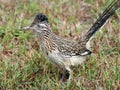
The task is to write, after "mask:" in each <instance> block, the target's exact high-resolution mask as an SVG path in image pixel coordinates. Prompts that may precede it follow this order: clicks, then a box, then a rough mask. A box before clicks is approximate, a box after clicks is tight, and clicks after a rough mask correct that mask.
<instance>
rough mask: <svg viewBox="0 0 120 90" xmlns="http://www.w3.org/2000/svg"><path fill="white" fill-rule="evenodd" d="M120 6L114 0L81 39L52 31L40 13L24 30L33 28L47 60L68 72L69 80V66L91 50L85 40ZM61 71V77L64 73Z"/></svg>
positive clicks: (78, 61) (87, 54)
mask: <svg viewBox="0 0 120 90" xmlns="http://www.w3.org/2000/svg"><path fill="white" fill-rule="evenodd" d="M119 7H120V0H114V1H113V2H112V3H111V4H110V5H109V6H108V7H107V8H106V9H105V10H104V12H103V13H102V14H101V15H100V17H99V18H98V19H97V20H96V22H95V23H94V24H93V26H92V27H91V28H90V29H89V31H88V32H87V33H86V34H85V35H84V37H83V38H82V39H80V40H79V42H77V41H72V40H66V39H63V38H62V37H60V36H57V35H56V34H55V33H53V31H52V29H51V27H50V24H49V21H48V18H47V16H45V15H44V14H42V13H39V14H37V15H36V16H35V18H34V21H33V22H32V24H31V25H30V26H27V27H24V28H23V29H24V30H34V31H35V32H37V34H38V35H39V38H40V41H41V47H42V50H43V52H44V54H45V55H46V56H47V57H48V59H49V60H51V61H52V62H54V63H55V64H56V65H58V66H59V67H60V68H62V69H63V70H64V71H65V72H66V71H68V73H69V78H68V79H69V80H70V79H71V78H72V70H71V66H75V65H79V64H81V63H82V62H84V61H85V60H86V57H87V56H89V55H90V54H91V53H92V52H91V51H90V50H89V49H88V48H86V44H87V42H88V41H89V40H90V39H91V37H92V36H93V35H94V34H95V33H96V32H97V31H98V30H99V29H100V28H101V27H102V26H103V25H104V24H105V22H106V21H107V20H108V19H109V18H110V17H111V16H112V15H113V14H114V13H115V11H116V10H117V9H118V8H119ZM65 72H64V73H63V78H64V75H65Z"/></svg>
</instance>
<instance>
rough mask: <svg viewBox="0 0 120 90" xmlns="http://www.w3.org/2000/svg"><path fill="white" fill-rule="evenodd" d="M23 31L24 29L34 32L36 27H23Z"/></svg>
mask: <svg viewBox="0 0 120 90" xmlns="http://www.w3.org/2000/svg"><path fill="white" fill-rule="evenodd" d="M22 29H23V30H34V29H35V27H32V26H26V27H23V28H22Z"/></svg>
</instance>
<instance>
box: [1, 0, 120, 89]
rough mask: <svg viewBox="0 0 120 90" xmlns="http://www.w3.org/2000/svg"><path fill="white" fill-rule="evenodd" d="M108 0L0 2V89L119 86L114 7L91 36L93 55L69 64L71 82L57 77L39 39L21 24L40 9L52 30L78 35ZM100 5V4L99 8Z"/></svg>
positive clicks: (119, 43) (119, 39)
mask: <svg viewBox="0 0 120 90" xmlns="http://www.w3.org/2000/svg"><path fill="white" fill-rule="evenodd" d="M110 2H111V0H109V1H108V0H96V1H95V0H86V1H85V0H84V1H81V0H53V1H51V0H46V1H45V0H40V1H39V0H27V1H26V0H17V1H16V0H5V1H2V0H1V1H0V89H1V90H8V89H10V90H19V89H21V90H27V89H28V90H39V89H41V90H48V89H50V90H66V89H68V90H94V89H96V90H119V89H120V28H119V27H120V12H119V11H120V10H119V11H117V13H116V15H114V16H113V17H112V18H111V19H110V20H109V21H108V22H107V23H106V25H105V26H104V27H103V29H102V30H101V31H100V32H99V33H97V34H96V36H95V38H94V39H93V43H92V46H93V47H92V50H93V51H94V55H92V56H91V58H90V59H89V60H88V61H87V62H86V63H85V64H82V65H81V66H78V67H75V68H74V78H73V80H72V82H71V83H69V84H68V83H62V82H60V81H59V78H58V77H59V76H60V75H59V72H60V70H59V69H58V68H57V67H56V65H54V64H53V63H51V62H49V61H48V60H47V59H46V58H45V57H44V56H43V55H42V53H41V49H40V45H39V42H40V41H39V39H38V37H37V36H36V35H34V34H33V33H32V32H23V31H22V30H21V27H23V26H26V25H28V24H30V23H31V22H32V20H33V18H34V16H35V15H36V14H37V13H39V12H42V13H45V14H46V15H47V16H48V18H49V22H50V23H51V26H52V28H53V30H54V32H55V33H56V34H57V35H60V36H62V37H65V38H72V39H77V37H78V36H79V34H80V35H81V36H83V35H84V34H85V32H87V30H88V29H89V28H90V26H91V25H92V24H93V23H94V21H95V20H96V18H97V17H98V14H100V13H101V12H102V11H103V10H104V8H105V7H106V6H107V5H108V4H110ZM105 5H106V6H105Z"/></svg>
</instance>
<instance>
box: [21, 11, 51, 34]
mask: <svg viewBox="0 0 120 90" xmlns="http://www.w3.org/2000/svg"><path fill="white" fill-rule="evenodd" d="M48 23H49V22H48V18H47V16H45V15H44V14H42V13H39V14H37V15H36V16H35V18H34V20H33V22H32V24H31V25H30V26H26V27H24V28H23V29H24V30H35V31H37V32H40V31H39V30H40V28H43V27H46V24H48Z"/></svg>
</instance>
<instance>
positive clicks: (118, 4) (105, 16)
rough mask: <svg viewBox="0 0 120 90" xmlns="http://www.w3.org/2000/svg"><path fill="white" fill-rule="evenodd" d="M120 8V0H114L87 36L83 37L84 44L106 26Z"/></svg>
mask: <svg viewBox="0 0 120 90" xmlns="http://www.w3.org/2000/svg"><path fill="white" fill-rule="evenodd" d="M119 7H120V0H114V1H113V2H112V3H111V4H110V5H109V6H108V7H107V8H106V9H105V10H104V12H103V13H102V14H101V15H100V17H99V18H98V19H97V20H96V22H95V23H94V24H93V26H92V27H91V28H90V29H89V31H88V32H87V34H86V35H85V36H84V37H83V39H82V41H80V43H81V42H82V44H86V43H87V42H88V41H89V40H90V38H91V37H92V36H93V35H94V34H95V33H96V32H97V31H98V30H99V29H100V28H101V27H102V26H103V25H104V24H105V22H106V21H107V20H108V19H109V18H110V17H111V16H112V15H113V14H114V13H115V11H116V10H117V9H118V8H119Z"/></svg>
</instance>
